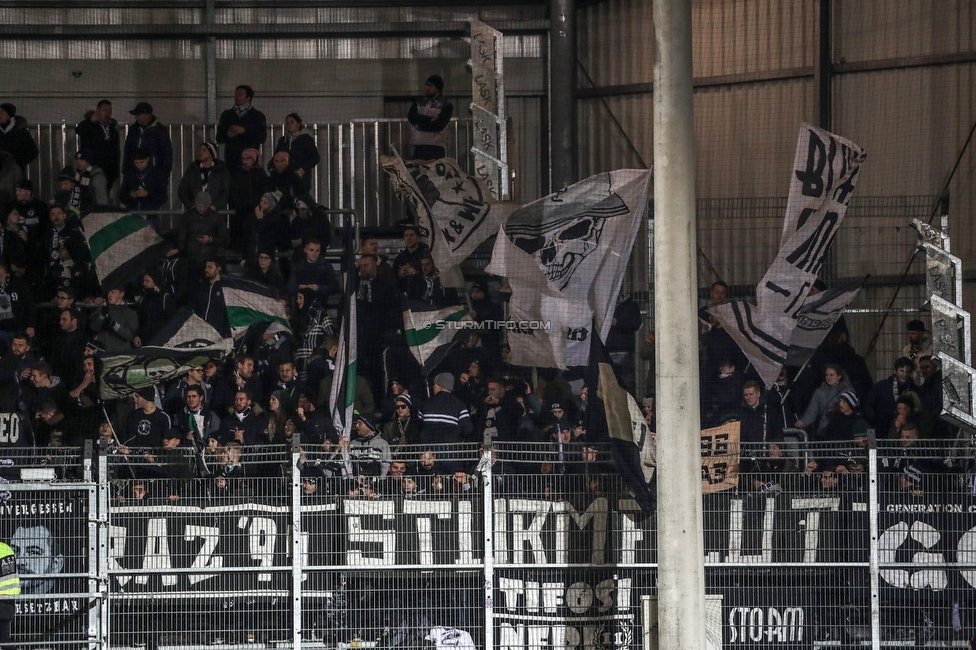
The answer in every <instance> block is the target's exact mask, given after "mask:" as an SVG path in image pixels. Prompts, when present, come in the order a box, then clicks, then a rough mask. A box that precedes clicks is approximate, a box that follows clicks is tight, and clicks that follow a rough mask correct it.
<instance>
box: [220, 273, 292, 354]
mask: <svg viewBox="0 0 976 650" xmlns="http://www.w3.org/2000/svg"><path fill="white" fill-rule="evenodd" d="M220 284H221V285H222V286H223V288H224V304H226V305H227V322H228V323H230V333H231V336H233V337H234V338H235V339H239V338H241V337H242V336H244V332H246V331H247V328H248V327H250V326H251V325H255V324H257V323H271V325H270V326H269V327H270V328H273V329H271V330H270V331H288V332H290V331H291V325H290V324H289V322H288V314H287V312H286V311H285V306H284V305H283V304H282V303H280V302H278V293H277V292H276V291H275V290H274V289H272V288H271V287H269V286H267V285H266V284H261V283H260V282H254V281H253V280H244V279H243V278H233V277H227V276H223V277H221V279H220Z"/></svg>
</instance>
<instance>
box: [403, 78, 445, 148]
mask: <svg viewBox="0 0 976 650" xmlns="http://www.w3.org/2000/svg"><path fill="white" fill-rule="evenodd" d="M443 93H444V80H443V79H442V78H441V77H440V76H439V75H436V74H435V75H431V76H429V77H427V82H426V83H425V84H424V96H423V97H418V98H416V99H414V100H413V103H412V104H411V105H410V110H409V111H408V112H407V121H408V122H410V126H411V129H410V144H412V145H413V157H414V158H415V159H417V160H437V159H438V158H444V157H445V156H446V155H447V137H446V134H445V133H444V129H445V128H446V127H447V125H448V123H449V122H450V121H451V116H452V115H454V105H453V104H451V102H449V101H447V100H446V99H444V97H443Z"/></svg>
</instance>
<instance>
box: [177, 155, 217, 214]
mask: <svg viewBox="0 0 976 650" xmlns="http://www.w3.org/2000/svg"><path fill="white" fill-rule="evenodd" d="M200 192H206V193H207V194H209V195H210V200H211V203H212V205H213V209H214V210H225V209H226V208H227V202H228V200H229V199H230V170H229V169H227V164H226V163H224V161H223V160H218V159H217V146H216V145H214V144H211V143H210V142H203V143H201V144H200V146H199V147H197V159H196V160H194V161H193V162H192V163H190V164H189V166H188V167H187V168H186V170H185V171H184V172H183V178H182V180H180V188H179V192H178V194H179V197H180V202H181V203H183V208H184V209H186V210H189V209H190V208H192V207H193V203H194V199H195V197H196V196H197V195H198V194H199V193H200Z"/></svg>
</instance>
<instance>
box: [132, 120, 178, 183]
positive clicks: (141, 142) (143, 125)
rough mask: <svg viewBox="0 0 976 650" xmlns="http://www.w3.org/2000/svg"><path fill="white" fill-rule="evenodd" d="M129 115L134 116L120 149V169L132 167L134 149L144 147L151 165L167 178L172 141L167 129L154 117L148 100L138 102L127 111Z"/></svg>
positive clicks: (169, 168)
mask: <svg viewBox="0 0 976 650" xmlns="http://www.w3.org/2000/svg"><path fill="white" fill-rule="evenodd" d="M129 115H132V116H133V117H135V122H133V123H132V124H131V125H129V134H128V135H127V136H126V138H125V146H124V147H123V149H122V170H123V171H125V170H126V169H131V168H132V167H133V161H134V160H135V153H136V149H145V150H146V151H147V152H148V153H149V156H150V158H151V159H152V165H153V167H155V168H156V169H158V170H159V171H161V172H162V173H163V175H164V176H165V177H166V178H167V179H169V175H170V174H171V173H173V141H172V140H170V137H169V129H167V128H166V126H164V125H163V123H162V122H160V121H159V120H158V119H156V116H155V115H154V114H153V107H152V105H151V104H150V103H149V102H139V103H138V104H136V105H135V107H134V108H133V109H132V110H131V111H129ZM168 184H169V183H167V185H168Z"/></svg>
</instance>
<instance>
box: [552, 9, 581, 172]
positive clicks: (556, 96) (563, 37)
mask: <svg viewBox="0 0 976 650" xmlns="http://www.w3.org/2000/svg"><path fill="white" fill-rule="evenodd" d="M549 7H550V10H549V11H550V13H549V25H550V26H549V131H550V133H551V134H552V136H551V140H550V145H549V146H550V149H549V152H550V156H549V157H550V161H549V164H550V169H551V170H552V171H551V174H552V185H551V189H552V190H558V189H561V188H563V187H566V186H567V185H571V184H573V183H575V182H576V181H577V180H578V179H577V173H578V172H577V169H578V166H577V164H576V156H577V147H576V139H577V136H576V131H577V125H576V0H552V2H551V3H550V5H549Z"/></svg>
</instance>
